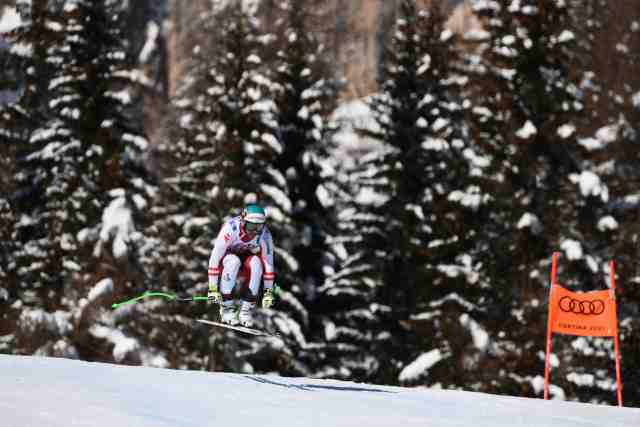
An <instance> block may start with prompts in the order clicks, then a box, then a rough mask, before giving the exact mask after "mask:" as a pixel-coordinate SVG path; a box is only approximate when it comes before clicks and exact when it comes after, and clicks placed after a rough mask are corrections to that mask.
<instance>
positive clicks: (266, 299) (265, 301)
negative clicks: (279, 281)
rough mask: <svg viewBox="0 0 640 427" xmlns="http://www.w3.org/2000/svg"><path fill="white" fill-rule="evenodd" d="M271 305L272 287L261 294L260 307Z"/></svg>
mask: <svg viewBox="0 0 640 427" xmlns="http://www.w3.org/2000/svg"><path fill="white" fill-rule="evenodd" d="M272 305H273V288H268V289H265V290H264V294H263V295H262V308H270V307H271V306H272Z"/></svg>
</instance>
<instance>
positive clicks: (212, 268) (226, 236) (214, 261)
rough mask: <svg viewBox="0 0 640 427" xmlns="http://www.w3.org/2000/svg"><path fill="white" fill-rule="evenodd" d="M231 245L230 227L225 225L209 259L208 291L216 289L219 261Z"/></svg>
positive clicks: (218, 276) (227, 224)
mask: <svg viewBox="0 0 640 427" xmlns="http://www.w3.org/2000/svg"><path fill="white" fill-rule="evenodd" d="M230 243H231V226H230V225H229V223H225V224H224V225H223V226H222V228H221V229H220V232H219V233H218V237H216V240H215V243H214V245H213V249H212V250H211V256H210V257H209V271H208V275H209V289H217V287H218V279H219V278H220V261H222V257H224V255H225V253H226V252H227V248H228V247H229V244H230Z"/></svg>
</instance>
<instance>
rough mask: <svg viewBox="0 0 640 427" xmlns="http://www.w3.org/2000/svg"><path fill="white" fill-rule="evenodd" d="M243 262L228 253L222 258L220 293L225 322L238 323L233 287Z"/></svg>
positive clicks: (223, 320) (222, 319)
mask: <svg viewBox="0 0 640 427" xmlns="http://www.w3.org/2000/svg"><path fill="white" fill-rule="evenodd" d="M241 264H242V262H241V261H240V258H238V256H237V255H234V254H227V255H225V256H224V258H223V259H222V277H221V278H220V293H221V294H222V304H221V305H220V321H221V322H223V323H230V324H237V323H238V318H237V311H236V307H235V301H234V300H233V288H234V287H235V285H236V278H237V276H238V271H239V270H240V265H241Z"/></svg>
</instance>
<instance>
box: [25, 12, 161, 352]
mask: <svg viewBox="0 0 640 427" xmlns="http://www.w3.org/2000/svg"><path fill="white" fill-rule="evenodd" d="M119 8H120V4H119V2H118V1H111V0H104V1H84V0H77V1H71V0H70V1H67V2H65V3H64V4H62V5H60V8H55V7H53V6H51V7H50V8H48V9H47V10H49V11H50V12H51V13H55V16H56V19H55V20H50V21H49V22H47V27H48V28H49V29H50V30H51V31H53V32H54V34H53V36H52V40H53V42H52V43H51V45H50V46H48V48H47V49H46V52H45V53H46V57H45V60H46V63H47V64H49V65H50V66H51V70H52V75H51V78H50V79H48V84H47V87H46V89H47V90H46V97H43V99H42V105H43V114H42V116H41V117H39V120H38V121H37V122H36V124H37V127H36V128H35V129H34V130H33V132H32V133H31V135H30V138H29V144H28V146H27V147H26V149H25V152H24V153H22V159H23V160H22V162H21V165H20V166H21V168H20V170H19V176H18V178H19V179H18V186H19V188H18V194H19V195H20V197H22V199H21V201H22V200H24V203H22V204H21V205H19V206H18V208H19V209H18V214H19V215H20V221H19V222H18V227H17V230H16V233H17V236H18V237H19V240H18V242H19V244H20V250H19V251H18V255H17V259H18V268H19V270H18V272H19V277H18V280H19V281H20V282H21V283H22V284H23V285H24V286H25V287H26V288H27V289H28V290H33V289H35V290H37V291H40V292H39V293H38V294H36V295H35V296H36V298H35V299H29V296H30V295H29V294H28V292H27V291H25V292H24V293H23V294H22V295H21V298H22V299H23V301H24V302H25V303H26V304H27V305H36V306H37V308H33V309H31V308H29V309H26V310H24V311H23V312H22V315H21V319H20V329H21V331H22V332H21V334H22V335H23V337H22V338H23V339H22V341H21V342H23V345H22V347H21V351H32V350H35V349H36V348H38V347H39V348H40V350H39V351H41V352H43V353H45V354H62V355H75V356H78V355H79V356H80V357H83V358H86V359H94V360H95V359H100V360H113V358H114V356H113V355H111V354H109V353H110V352H111V348H112V347H113V345H114V343H113V342H110V341H109V337H110V335H109V334H108V333H104V331H105V328H108V327H109V326H110V325H108V323H109V320H108V319H109V318H108V317H107V318H105V319H107V320H105V319H103V320H102V321H101V322H97V321H96V319H97V318H98V317H99V315H100V311H101V308H100V305H101V304H102V303H104V302H105V301H104V297H105V296H106V295H109V294H110V292H113V291H114V290H115V291H118V290H121V289H124V288H125V287H129V286H130V285H131V284H132V283H137V284H141V283H142V281H143V277H142V276H141V269H140V268H139V266H138V265H137V255H136V246H137V245H138V244H140V243H141V237H142V236H141V234H140V233H137V232H136V230H140V229H142V228H143V227H144V214H143V210H144V208H145V207H146V206H147V205H148V200H147V199H148V198H149V196H150V195H151V193H152V187H150V186H149V184H148V182H147V181H146V174H145V171H144V169H143V168H142V163H141V154H142V151H143V150H144V149H145V148H146V145H147V141H146V138H145V137H144V136H143V135H142V133H141V132H140V126H138V124H137V123H136V122H135V121H132V120H131V113H132V110H133V109H135V108H136V107H135V100H133V99H132V98H131V96H130V93H131V92H130V88H131V85H132V80H131V74H130V68H129V67H130V64H131V62H130V61H129V58H128V57H127V55H126V53H125V51H126V49H125V43H126V41H125V40H124V39H123V38H122V37H121V34H122V33H121V27H120V25H121V24H122V22H121V21H120V19H119V10H120V9H119ZM25 176H32V177H33V180H32V182H26V181H25V179H24V177H25ZM43 308H45V309H46V311H43ZM47 312H48V313H47ZM50 322H54V323H56V327H50V326H51V325H50ZM97 323H103V324H100V325H99V324H97ZM76 328H77V329H76ZM43 331H49V332H50V333H47V334H44V333H43ZM52 331H55V332H52ZM56 340H57V341H56ZM53 342H55V345H54V344H53ZM43 344H44V345H43Z"/></svg>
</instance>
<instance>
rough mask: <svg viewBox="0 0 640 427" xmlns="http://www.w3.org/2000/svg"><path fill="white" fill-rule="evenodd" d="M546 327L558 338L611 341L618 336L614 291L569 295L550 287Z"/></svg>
mask: <svg viewBox="0 0 640 427" xmlns="http://www.w3.org/2000/svg"><path fill="white" fill-rule="evenodd" d="M551 286H552V289H551V297H550V300H549V323H550V324H551V331H552V332H555V333H557V334H565V335H580V336H585V337H613V336H616V335H617V334H618V327H617V324H618V322H617V320H616V299H615V295H614V293H613V290H608V291H607V290H605V291H594V292H585V293H576V292H571V291H569V290H567V289H565V288H563V287H562V286H560V285H557V284H555V285H551Z"/></svg>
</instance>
